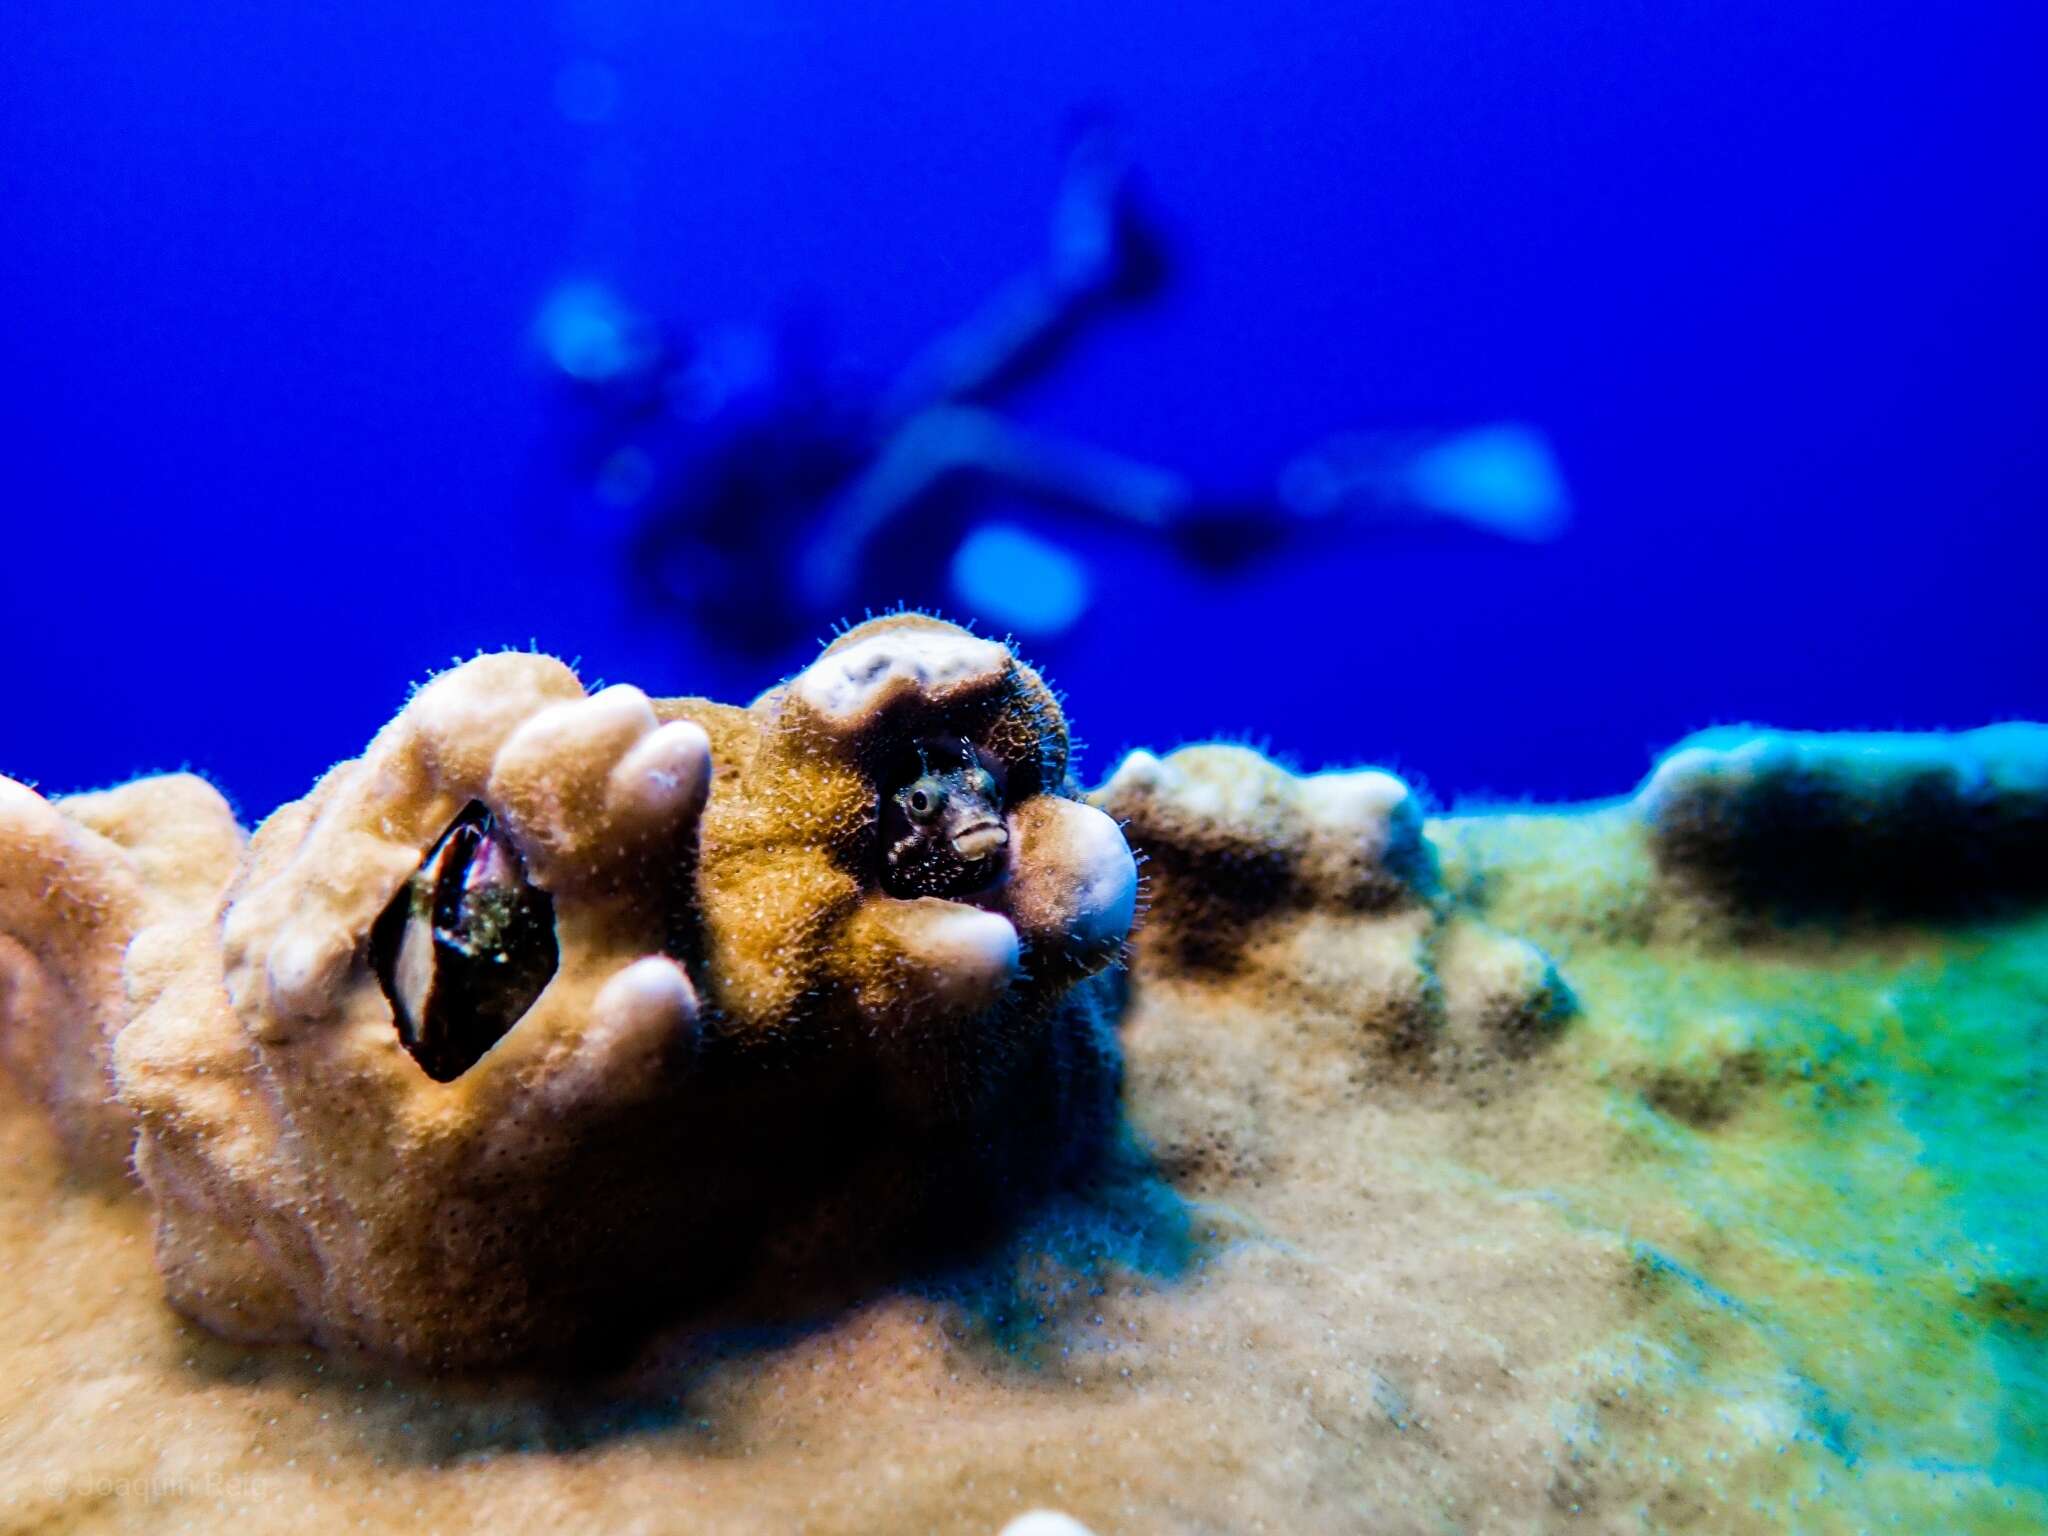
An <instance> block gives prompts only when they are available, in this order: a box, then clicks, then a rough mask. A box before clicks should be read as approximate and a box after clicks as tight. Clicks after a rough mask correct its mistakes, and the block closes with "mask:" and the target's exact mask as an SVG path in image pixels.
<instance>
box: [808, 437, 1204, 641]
mask: <svg viewBox="0 0 2048 1536" xmlns="http://www.w3.org/2000/svg"><path fill="white" fill-rule="evenodd" d="M961 475H975V476H979V477H981V478H983V479H985V480H987V481H990V482H992V483H994V484H996V485H999V486H1001V487H1002V488H1004V489H1007V490H1012V491H1017V492H1021V493H1022V494H1024V495H1027V496H1030V497H1032V498H1033V499H1035V500H1038V501H1043V502H1047V503H1051V504H1053V505H1057V506H1061V507H1066V508H1069V509H1072V510H1076V511H1081V512H1086V513H1090V514H1093V515H1096V516H1099V517H1102V518H1105V519H1107V520H1109V521H1112V522H1117V523H1123V524H1126V525H1128V526H1131V527H1134V528H1139V529H1146V530H1150V531H1153V532H1158V533H1171V532H1173V531H1175V530H1176V528H1177V526H1178V525H1179V524H1180V523H1181V522H1182V521H1183V520H1184V519H1186V518H1187V517H1188V516H1189V515H1190V513H1191V511H1192V510H1193V509H1194V506H1195V502H1194V496H1193V492H1192V490H1191V488H1190V487H1189V485H1188V483H1187V482H1186V481H1185V480H1183V479H1182V478H1181V477H1180V476H1178V475H1175V474H1172V473H1170V472H1168V471H1166V470H1162V469H1157V468H1154V467H1153V466H1151V465H1149V464H1143V463H1140V462H1138V461H1137V460H1135V459H1127V458H1124V457H1123V456H1122V455H1120V454H1115V453H1109V452H1107V451H1105V450H1103V449H1100V448H1093V447H1090V446H1088V445H1086V444H1083V443H1076V442H1072V441H1070V440H1067V439H1063V438H1055V437H1048V436H1046V435H1044V434H1042V433H1037V432H1032V431H1028V430H1026V429H1025V428H1022V427H1019V426H1017V425H1016V424H1015V423H1014V422H1012V421H1009V420H1007V419H1006V418H1004V417H1002V416H1000V415H998V414H996V413H995V412H993V411H984V410H978V409H975V408H973V407H971V406H938V407H934V408H933V409H931V410H928V411H925V412H923V413H921V414H920V415H919V416H917V417H916V418H915V419H914V420H913V421H911V422H910V423H909V424H908V425H906V426H905V427H904V428H903V429H902V430H901V431H899V432H897V433H896V434H895V436H894V437H893V438H891V439H890V442H889V445H888V447H887V448H886V449H885V450H884V451H883V453H882V455H881V457H880V458H879V459H877V460H876V462H875V464H874V466H873V468H871V469H870V470H869V471H868V472H867V473H866V474H865V475H863V476H862V477H861V478H860V479H859V480H858V481H856V482H855V483H854V485H853V486H852V487H851V488H850V489H849V490H848V491H847V492H846V494H845V495H843V496H841V497H840V498H839V499H838V501H836V502H834V503H833V505H832V506H831V508H830V509H829V510H828V511H827V513H826V515H825V516H824V518H822V519H821V520H820V521H819V523H818V524H817V526H816V529H815V532H814V534H813V537H812V539H811V542H810V544H809V547H808V548H806V549H805V551H804V554H803V563H802V568H801V571H800V573H799V574H800V581H801V584H802V589H803V595H804V601H805V605H806V606H807V607H808V608H810V609H812V610H813V611H816V612H823V613H838V612H841V611H843V610H844V609H845V608H846V607H847V605H848V604H849V603H850V602H851V601H852V599H853V597H854V595H855V586H856V584H857V583H858V581H859V579H860V573H861V570H862V568H863V566H864V565H865V563H866V558H867V554H868V551H869V550H871V549H873V548H874V547H875V545H876V543H877V541H879V540H881V539H883V538H885V537H889V536H892V535H897V534H901V533H903V531H904V530H903V525H904V524H905V523H906V522H907V521H908V520H909V519H910V517H911V516H912V515H913V514H914V513H915V511H916V509H917V508H918V507H919V506H920V505H921V504H922V503H924V502H925V500H926V499H927V498H928V497H930V496H931V495H932V494H933V493H934V492H936V491H937V490H938V489H940V487H941V486H942V485H944V484H946V483H948V482H951V481H954V480H956V479H957V477H959V476H961Z"/></svg>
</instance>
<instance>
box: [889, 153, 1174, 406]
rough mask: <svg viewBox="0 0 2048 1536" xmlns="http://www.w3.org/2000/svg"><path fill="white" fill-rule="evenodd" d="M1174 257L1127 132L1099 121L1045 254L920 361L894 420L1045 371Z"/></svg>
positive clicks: (1155, 279) (1064, 187) (1150, 285)
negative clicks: (1149, 211)
mask: <svg viewBox="0 0 2048 1536" xmlns="http://www.w3.org/2000/svg"><path fill="white" fill-rule="evenodd" d="M1164 265H1165V260H1164V256H1163V254H1162V252H1161V250H1160V242H1159V238H1158V235H1157V233H1156V231H1155V230H1154V229H1153V227H1152V225H1151V222H1150V220H1149V219H1148V218H1147V217H1146V215H1145V213H1144V211H1143V209H1142V207H1141V206H1140V204H1139V201H1138V198H1137V196H1136V193H1135V191H1134V181H1133V174H1132V170H1131V163H1130V156H1129V153H1128V151H1127V149H1126V147H1125V145H1124V143H1123V140H1122V138H1121V136H1119V135H1118V134H1117V133H1115V132H1114V131H1113V130H1112V129H1110V128H1108V127H1107V126H1104V125H1099V124H1098V125H1096V126H1095V127H1093V128H1091V129H1089V130H1088V131H1086V132H1084V133H1083V134H1081V135H1080V137H1078V138H1077V139H1076V140H1075V141H1074V144H1073V146H1072V147H1071V148H1070V149H1069V150H1068V152H1067V160H1066V166H1065V170H1064V172H1063V174H1062V176H1061V181H1060V190H1059V197H1058V200H1057V202H1056V203H1055V205H1054V209H1053V219H1052V232H1051V238H1050V241H1049V243H1048V247H1047V250H1046V255H1045V260H1044V261H1043V262H1042V263H1041V264H1040V266H1039V267H1038V268H1037V270H1035V271H1032V272H1029V273H1026V274H1025V275H1023V276H1021V277H1018V278H1016V279H1014V280H1013V281H1011V282H1009V283H1007V284H1005V285H1004V286H1003V287H1002V288H1001V289H999V290H997V292H996V294H995V296H994V297H993V298H991V299H990V300H989V301H988V303H987V304H985V305H983V306H982V308H981V309H980V310H979V311H978V312H976V313H975V314H974V315H973V316H971V317H970V318H969V319H968V320H967V321H966V323H964V324H962V325H960V326H958V327H956V328H955V329H954V330H952V331H950V332H948V333H947V334H946V335H944V336H941V337H940V338H939V339H938V340H937V341H936V342H934V343H933V344H932V345H931V346H930V347H929V348H927V349H926V350H925V351H924V352H923V353H922V354H921V355H920V356H918V357H917V358H916V359H914V360H913V361H912V362H911V364H910V366H909V367H908V368H906V369H905V370H904V372H903V374H902V376H901V377H900V378H899V379H898V380H897V381H896V383H895V384H894V385H893V386H892V387H891V388H890V390H889V391H888V393H887V394H886V395H885V396H884V398H883V401H882V418H881V419H882V423H883V426H884V430H887V429H888V428H890V427H894V426H897V425H900V424H902V423H904V422H907V421H909V420H910V419H911V418H912V417H914V416H915V415H917V413H918V412H920V411H923V410H927V409H929V408H931V407H933V406H937V405H943V404H947V403H969V402H975V401H987V400H990V399H993V398H994V397H995V396H996V395H998V394H999V393H1001V392H1002V391H1003V390H1005V389H1008V388H1010V387H1012V386H1014V385H1016V384H1019V383H1021V382H1023V381H1024V380H1025V379H1028V378H1030V377H1032V376H1033V375H1035V374H1037V373H1039V372H1041V371H1042V370H1044V369H1045V368H1047V367H1049V366H1051V364H1053V363H1054V362H1056V361H1057V360H1058V358H1059V356H1060V354H1061V353H1062V352H1063V351H1064V350H1065V348H1066V346H1067V344H1068V343H1069V342H1071V341H1072V340H1073V338H1074V337H1075V336H1076V335H1077V334H1078V333H1079V331H1080V329H1081V327H1082V325H1083V324H1084V323H1085V322H1086V321H1087V320H1088V319H1090V318H1091V317H1092V316H1093V315H1094V314H1095V313H1096V312H1097V311H1098V310H1099V309H1101V308H1102V307H1103V306H1105V305H1108V304H1111V303H1115V302H1119V301H1122V302H1129V301H1133V300H1136V299H1140V298H1143V297H1145V296H1147V295H1149V294H1150V293H1152V292H1153V291H1154V290H1155V289H1156V288H1157V286H1158V284H1159V282H1160V280H1161V278H1162V276H1163V273H1164Z"/></svg>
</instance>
